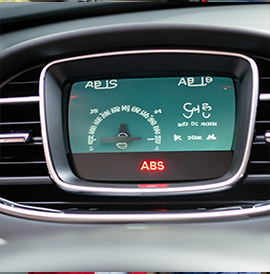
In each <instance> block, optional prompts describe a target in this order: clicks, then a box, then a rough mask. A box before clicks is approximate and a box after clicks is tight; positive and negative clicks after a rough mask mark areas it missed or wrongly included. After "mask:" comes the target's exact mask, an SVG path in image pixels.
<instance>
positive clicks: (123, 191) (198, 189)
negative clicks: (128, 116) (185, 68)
mask: <svg viewBox="0 0 270 274" xmlns="http://www.w3.org/2000/svg"><path fill="white" fill-rule="evenodd" d="M142 53H144V54H151V53H192V54H207V55H209V54H212V55H223V56H234V57H238V58H242V59H245V60H246V61H248V62H249V64H250V66H251V69H252V74H253V86H252V90H253V93H252V108H251V112H250V117H249V118H250V119H249V120H250V123H249V128H248V136H247V142H246V149H245V152H244V157H243V161H242V164H241V166H240V168H239V170H238V171H237V172H236V173H235V175H234V176H233V177H231V178H230V179H228V180H226V181H223V182H219V183H215V184H208V185H195V186H180V187H170V188H144V189H141V188H140V189H139V188H135V187H134V188H132V187H130V188H125V187H122V188H121V187H117V188H112V187H96V186H83V185H72V184H69V183H67V182H64V181H62V180H61V178H59V177H58V175H57V173H56V171H55V170H54V167H53V164H52V159H51V157H50V150H49V145H48V135H47V130H46V116H45V100H44V93H45V89H44V80H45V75H46V73H47V70H48V69H49V67H51V66H52V65H55V64H59V63H63V62H68V61H74V60H82V59H90V58H98V57H107V56H116V55H128V54H142ZM258 86H259V73H258V68H257V65H256V63H255V61H254V60H252V59H251V58H249V57H247V56H244V55H242V54H238V53H227V52H218V51H203V50H174V49H164V50H137V51H122V52H108V53H98V54H91V55H86V56H78V57H71V58H66V59H62V60H57V61H54V62H51V63H49V64H48V65H46V66H45V67H44V69H43V70H42V72H41V76H40V81H39V90H40V119H41V132H42V140H43V146H44V152H45V158H46V161H47V166H48V169H49V173H50V175H51V178H52V179H53V181H54V182H55V183H56V184H58V185H59V186H60V187H61V188H62V189H64V190H67V191H70V192H81V193H93V194H109V195H111V194H116V195H117V194H118V195H132V194H137V195H138V194H142V195H143V194H155V195H159V194H160V195H162V194H163V195H164V194H190V193H192V194H198V193H206V192H214V191H220V190H224V189H227V188H228V187H230V186H231V185H232V184H234V183H235V182H236V181H238V180H239V179H240V178H241V177H243V176H244V172H245V168H246V165H247V163H248V157H249V152H250V148H251V145H252V139H253V130H254V125H255V118H256V107H257V101H258V93H259V90H258Z"/></svg>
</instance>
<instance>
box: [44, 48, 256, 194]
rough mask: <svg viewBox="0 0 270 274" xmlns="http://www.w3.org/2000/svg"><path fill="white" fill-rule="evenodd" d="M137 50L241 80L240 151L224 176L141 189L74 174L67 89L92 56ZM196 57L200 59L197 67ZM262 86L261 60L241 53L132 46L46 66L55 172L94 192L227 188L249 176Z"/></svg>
mask: <svg viewBox="0 0 270 274" xmlns="http://www.w3.org/2000/svg"><path fill="white" fill-rule="evenodd" d="M136 54H137V56H138V54H139V55H141V56H145V58H147V56H153V54H154V55H158V56H161V55H164V54H165V55H166V54H173V55H175V56H178V57H179V58H180V57H183V56H185V58H191V57H192V58H191V59H192V62H190V64H189V65H188V67H189V69H192V68H193V70H194V71H197V72H200V71H206V72H208V71H212V72H213V73H217V74H219V75H222V74H223V75H226V76H228V75H233V76H234V77H233V78H235V79H237V80H238V81H239V83H240V84H239V88H238V89H237V95H238V101H237V120H236V124H237V126H236V130H235V152H234V156H233V161H232V165H231V167H230V169H229V171H228V172H227V173H226V174H225V175H224V176H222V177H220V178H218V179H212V180H205V181H197V182H184V183H183V182H181V183H173V184H170V183H168V184H162V185H160V186H161V187H158V186H159V184H160V183H161V182H157V184H155V183H153V182H151V184H150V185H149V187H143V188H141V187H140V185H138V184H134V183H133V184H129V183H126V184H123V183H122V184H117V183H116V182H113V183H108V182H97V181H95V182H93V181H86V180H82V179H80V178H78V177H77V176H75V175H74V173H73V172H72V170H71V167H70V163H69V161H68V157H67V153H66V152H67V144H66V142H65V140H66V138H65V132H64V129H63V118H64V117H63V112H62V108H63V105H64V103H63V96H62V89H63V87H64V86H65V84H66V83H67V82H68V80H69V81H70V79H71V78H72V77H74V79H79V78H80V77H81V76H82V75H81V74H80V73H82V69H80V67H81V65H82V64H84V65H85V66H86V67H87V65H88V64H89V62H91V60H98V59H99V58H108V57H112V56H119V57H121V58H122V60H124V59H125V57H126V56H130V55H133V56H134V55H136ZM196 61H198V63H197V66H196ZM202 61H204V62H202ZM167 67H168V64H167ZM198 67H199V68H198ZM159 69H160V70H161V69H162V68H159ZM72 73H73V74H72ZM76 74H77V75H76ZM258 86H259V76H258V68H257V65H256V63H255V62H254V61H253V60H252V59H251V58H249V57H247V56H244V55H242V54H238V53H227V52H217V51H203V50H176V49H164V50H161V49H153V50H132V51H121V52H108V53H98V54H91V55H86V56H78V57H72V58H66V59H62V60H57V61H54V62H51V63H49V64H48V65H47V66H46V67H44V69H43V70H42V73H41V76H40V116H41V129H42V138H43V146H44V151H45V157H46V162H47V166H48V169H49V173H50V176H51V178H52V180H53V181H54V182H55V183H56V184H57V185H58V186H59V187H61V188H62V189H64V190H66V191H70V192H75V193H83V194H91V195H93V194H99V195H125V196H133V195H178V194H199V193H206V192H215V191H221V190H224V189H227V188H229V187H231V186H233V185H234V184H235V183H237V182H238V181H240V179H241V178H243V177H244V173H245V169H246V166H247V163H248V157H249V153H250V148H251V144H252V138H253V133H254V124H255V116H256V107H257V100H258ZM243 93H244V94H243ZM52 110H53V111H52ZM55 133H57V134H55ZM164 185H166V186H164Z"/></svg>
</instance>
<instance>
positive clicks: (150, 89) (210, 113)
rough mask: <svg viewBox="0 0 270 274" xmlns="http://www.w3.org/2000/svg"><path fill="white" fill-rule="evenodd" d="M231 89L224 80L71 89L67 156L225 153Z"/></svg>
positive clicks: (90, 84) (99, 83)
mask: <svg viewBox="0 0 270 274" xmlns="http://www.w3.org/2000/svg"><path fill="white" fill-rule="evenodd" d="M235 109H236V102H235V90H234V83H233V80H232V79H231V78H228V77H212V76H211V77H210V76H194V77H192V76H187V77H184V76H183V77H182V76H180V77H159V78H130V79H104V80H98V79H97V80H89V81H81V82H77V83H75V84H73V85H72V87H71V92H70V98H69V107H68V132H69V142H70V148H71V152H72V153H73V154H77V153H79V154H82V153H87V154H91V153H127V152H178V151H230V150H232V143H233V136H234V127H235V112H236V110H235Z"/></svg>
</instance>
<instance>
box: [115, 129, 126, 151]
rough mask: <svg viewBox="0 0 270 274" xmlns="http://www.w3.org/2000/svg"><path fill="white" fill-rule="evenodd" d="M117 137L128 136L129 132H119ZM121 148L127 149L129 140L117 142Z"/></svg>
mask: <svg viewBox="0 0 270 274" xmlns="http://www.w3.org/2000/svg"><path fill="white" fill-rule="evenodd" d="M117 137H128V134H127V133H125V132H120V133H118V135H117ZM115 145H116V146H117V147H118V148H119V149H127V147H128V144H127V142H117V143H116V144H115Z"/></svg>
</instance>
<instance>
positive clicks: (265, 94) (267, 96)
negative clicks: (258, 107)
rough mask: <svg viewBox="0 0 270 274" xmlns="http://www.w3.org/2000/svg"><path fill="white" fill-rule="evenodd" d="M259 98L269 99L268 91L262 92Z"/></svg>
mask: <svg viewBox="0 0 270 274" xmlns="http://www.w3.org/2000/svg"><path fill="white" fill-rule="evenodd" d="M259 98H260V101H270V93H262V94H260V97H259Z"/></svg>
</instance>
